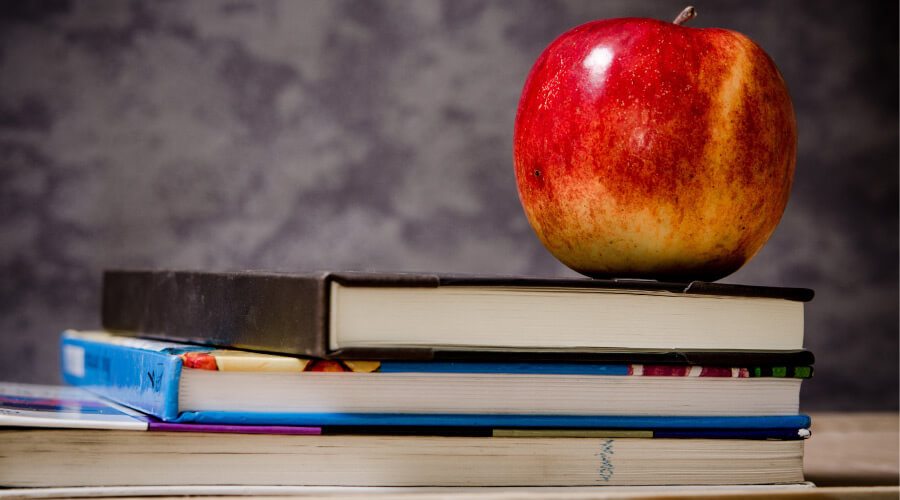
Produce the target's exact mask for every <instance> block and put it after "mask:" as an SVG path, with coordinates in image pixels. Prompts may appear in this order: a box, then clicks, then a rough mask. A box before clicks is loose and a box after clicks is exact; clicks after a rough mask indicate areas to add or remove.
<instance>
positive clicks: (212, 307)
mask: <svg viewBox="0 0 900 500" xmlns="http://www.w3.org/2000/svg"><path fill="white" fill-rule="evenodd" d="M812 295H813V293H812V291H811V290H807V289H798V288H772V287H752V286H739V285H727V284H718V283H703V282H693V283H687V284H678V283H660V282H655V281H604V280H593V279H541V278H504V277H471V276H469V277H466V276H439V275H428V274H372V273H328V272H321V273H311V274H277V273H258V272H239V273H215V272H189V271H124V270H123V271H107V272H106V273H105V274H104V281H103V313H102V324H103V327H104V328H105V329H107V330H112V331H118V332H120V333H124V334H132V335H143V336H151V337H155V338H160V339H166V340H176V341H182V342H193V343H201V344H209V345H216V346H224V347H238V348H246V349H252V350H260V351H269V352H276V353H286V354H296V355H304V356H312V357H319V358H333V359H450V358H453V357H454V356H455V357H462V356H461V355H460V354H459V353H461V352H465V353H469V354H467V355H466V356H470V357H471V356H472V354H471V353H480V355H481V356H482V358H484V359H492V357H506V356H508V355H509V353H513V357H515V355H516V354H515V353H519V355H520V356H521V355H523V354H524V355H529V354H530V355H537V357H541V356H547V355H548V354H550V353H558V354H561V355H562V356H563V357H565V356H570V357H571V358H573V359H582V358H590V357H591V356H592V355H599V356H604V355H609V354H610V353H616V352H628V353H631V354H641V355H651V356H654V355H655V356H657V357H656V360H657V361H659V360H667V362H677V360H679V359H680V360H685V359H687V362H688V363H694V364H702V362H703V360H704V358H703V355H702V354H696V353H702V352H708V351H715V352H723V351H725V352H732V353H733V352H736V351H744V352H747V351H753V352H770V353H771V352H775V353H781V354H785V353H788V354H790V353H794V354H795V353H797V352H798V351H802V349H803V304H804V302H805V301H808V300H810V299H811V298H812ZM695 356H699V357H695ZM595 359H597V358H595ZM705 359H710V357H707V358H705ZM720 359H722V358H720ZM782 359H783V358H782ZM782 362H783V361H782V360H776V361H774V363H767V364H779V363H782Z"/></svg>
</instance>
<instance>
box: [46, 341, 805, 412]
mask: <svg viewBox="0 0 900 500" xmlns="http://www.w3.org/2000/svg"><path fill="white" fill-rule="evenodd" d="M184 348H185V349H186V350H192V349H198V350H206V348H198V347H193V346H187V345H185V346H184ZM60 358H61V360H62V373H63V379H64V380H65V381H66V383H68V384H71V385H74V386H78V387H82V388H84V389H87V390H89V391H91V392H93V393H95V394H98V395H100V396H104V397H107V398H109V399H111V400H113V401H116V402H118V403H120V404H123V405H126V406H129V407H131V408H134V409H137V410H140V411H142V412H144V413H148V414H150V415H153V416H155V417H157V418H159V419H161V420H163V421H166V422H178V423H204V424H235V425H301V426H324V425H332V426H337V425H353V426H368V425H389V426H435V427H438V426H466V427H571V428H604V429H622V428H642V429H653V428H657V429H801V428H806V427H809V423H810V420H809V417H807V416H805V415H785V416H780V415H777V416H752V417H742V416H716V417H707V416H686V417H659V416H588V415H490V414H425V413H420V414H409V413H352V414H351V413H294V412H290V413H268V412H266V413H262V412H232V411H227V412H217V411H205V412H181V411H180V410H179V408H178V385H179V378H180V377H181V369H182V361H181V359H180V358H179V357H178V356H176V355H173V354H170V353H167V352H160V351H156V350H152V349H141V348H138V347H134V346H127V345H118V344H111V343H106V342H99V341H92V340H89V339H86V338H82V337H78V336H73V335H69V334H66V333H64V334H63V336H62V341H61V356H60ZM596 366H598V367H599V366H615V365H596ZM595 373H596V372H595ZM610 374H611V373H610Z"/></svg>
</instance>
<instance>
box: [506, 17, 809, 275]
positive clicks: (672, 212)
mask: <svg viewBox="0 0 900 500" xmlns="http://www.w3.org/2000/svg"><path fill="white" fill-rule="evenodd" d="M796 152H797V124H796V120H795V117H794V109H793V105H792V103H791V98H790V94H789V92H788V89H787V86H786V85H785V82H784V79H783V78H782V76H781V74H780V73H779V72H778V69H777V68H776V67H775V64H774V63H773V62H772V60H771V59H770V58H769V56H768V55H767V54H766V53H765V52H764V51H763V50H762V49H761V48H760V47H759V46H758V45H756V44H755V43H754V42H753V41H752V40H750V39H749V38H747V37H746V36H744V35H742V34H740V33H737V32H734V31H729V30H724V29H714V28H707V29H697V28H690V27H685V26H680V25H677V24H673V23H668V22H663V21H657V20H651V19H640V18H628V19H610V20H602V21H595V22H591V23H588V24H584V25H582V26H579V27H576V28H574V29H572V30H570V31H568V32H566V33H564V34H563V35H561V36H560V37H559V38H557V39H556V40H555V41H554V42H553V43H551V44H550V45H549V46H548V47H547V48H546V49H545V50H544V52H543V53H542V54H541V55H540V57H539V58H538V60H537V61H536V62H535V64H534V66H533V67H532V69H531V73H530V74H529V75H528V78H527V80H526V82H525V86H524V89H523V91H522V96H521V99H520V101H519V108H518V112H517V114H516V121H515V131H514V160H515V170H516V182H517V185H518V191H519V197H520V199H521V201H522V205H523V207H524V209H525V213H526V215H527V217H528V220H529V221H530V223H531V226H532V227H533V228H534V231H535V232H536V233H537V235H538V237H539V238H540V240H541V241H542V242H543V243H544V245H545V246H546V247H547V249H548V250H550V252H551V253H552V254H553V255H554V256H556V257H557V258H558V259H559V260H560V261H562V262H563V263H564V264H566V265H567V266H569V267H571V268H572V269H574V270H576V271H578V272H580V273H583V274H586V275H588V276H592V277H598V278H599V277H603V278H610V277H621V278H651V279H660V280H670V281H690V280H707V281H714V280H716V279H719V278H722V277H724V276H727V275H728V274H730V273H732V272H734V271H736V270H737V269H738V268H739V267H741V266H742V265H743V264H744V263H746V262H747V261H748V260H750V259H751V258H752V257H753V256H754V255H755V254H756V253H757V252H758V251H759V250H760V248H762V246H763V245H764V244H765V242H766V240H768V238H769V236H771V234H772V232H773V231H774V230H775V227H776V225H777V224H778V221H779V220H780V219H781V215H782V214H783V212H784V209H785V206H786V205H787V201H788V196H789V194H790V190H791V184H792V182H793V177H794V168H795V161H796Z"/></svg>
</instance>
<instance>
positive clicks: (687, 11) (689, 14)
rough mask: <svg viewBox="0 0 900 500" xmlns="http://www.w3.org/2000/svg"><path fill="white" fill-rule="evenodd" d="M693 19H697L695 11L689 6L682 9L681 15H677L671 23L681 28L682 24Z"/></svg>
mask: <svg viewBox="0 0 900 500" xmlns="http://www.w3.org/2000/svg"><path fill="white" fill-rule="evenodd" d="M695 17H697V9H695V8H694V7H693V6H691V5H688V6H687V7H685V8H684V10H683V11H681V14H678V17H676V18H675V20H674V21H672V22H673V23H675V24H677V25H679V26H681V25H682V24H684V23H686V22H688V21H690V20H691V19H693V18H695Z"/></svg>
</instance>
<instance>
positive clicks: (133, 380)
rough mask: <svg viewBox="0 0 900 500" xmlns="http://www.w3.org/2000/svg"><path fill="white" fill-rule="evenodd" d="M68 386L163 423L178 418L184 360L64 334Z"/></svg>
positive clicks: (62, 351)
mask: <svg viewBox="0 0 900 500" xmlns="http://www.w3.org/2000/svg"><path fill="white" fill-rule="evenodd" d="M60 348H61V352H60V359H61V362H62V373H63V379H64V380H65V381H66V383H68V384H71V385H74V386H78V387H82V388H84V389H87V390H89V391H91V392H93V393H95V394H98V395H100V396H103V397H106V398H108V399H111V400H113V401H115V402H117V403H120V404H123V405H125V406H129V407H131V408H135V409H137V410H140V411H142V412H144V413H149V414H150V415H153V416H155V417H157V418H160V419H162V420H175V419H177V418H178V413H179V411H178V383H179V380H180V377H181V366H182V362H181V359H180V358H178V357H177V356H173V355H170V354H167V353H162V352H156V351H150V350H144V349H140V348H137V347H131V346H126V345H119V344H112V343H108V342H102V341H96V340H91V339H89V338H85V337H82V336H77V335H72V334H70V333H68V332H67V333H63V335H62V340H61V346H60Z"/></svg>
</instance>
